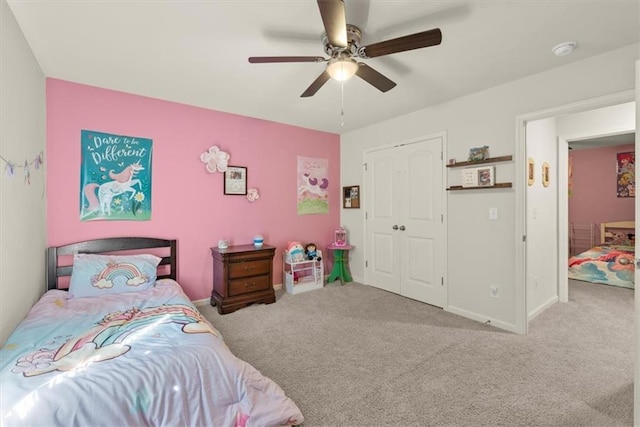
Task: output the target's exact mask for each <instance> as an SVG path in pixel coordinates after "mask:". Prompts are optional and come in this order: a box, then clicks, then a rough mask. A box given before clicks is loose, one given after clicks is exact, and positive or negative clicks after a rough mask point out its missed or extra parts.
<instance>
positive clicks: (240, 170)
mask: <svg viewBox="0 0 640 427" xmlns="http://www.w3.org/2000/svg"><path fill="white" fill-rule="evenodd" d="M224 194H231V195H239V196H246V195H247V168H246V167H244V166H227V170H226V172H225V173H224Z"/></svg>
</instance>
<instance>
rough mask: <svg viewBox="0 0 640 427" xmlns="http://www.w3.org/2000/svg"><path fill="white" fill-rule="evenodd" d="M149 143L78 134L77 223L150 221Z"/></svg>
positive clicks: (85, 132) (101, 134) (99, 134)
mask: <svg viewBox="0 0 640 427" xmlns="http://www.w3.org/2000/svg"><path fill="white" fill-rule="evenodd" d="M151 148H152V141H151V140H150V139H144V138H137V137H135V138H134V137H127V136H118V135H110V134H104V133H100V132H92V131H84V130H83V131H82V171H81V192H80V219H81V220H82V221H92V220H134V221H145V220H149V219H151Z"/></svg>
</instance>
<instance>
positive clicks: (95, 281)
mask: <svg viewBox="0 0 640 427" xmlns="http://www.w3.org/2000/svg"><path fill="white" fill-rule="evenodd" d="M160 261H161V258H159V257H157V256H155V255H149V254H142V255H129V256H123V255H93V254H75V255H74V256H73V270H72V271H71V281H70V283H69V296H68V298H82V297H96V296H100V295H106V294H119V293H124V292H138V291H143V290H146V289H149V288H151V287H153V286H154V285H155V283H156V274H157V268H158V264H160Z"/></svg>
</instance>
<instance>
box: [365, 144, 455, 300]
mask: <svg viewBox="0 0 640 427" xmlns="http://www.w3.org/2000/svg"><path fill="white" fill-rule="evenodd" d="M441 151H442V138H440V137H438V138H432V139H428V140H424V141H420V142H416V143H412V144H404V145H401V146H397V147H392V148H387V149H383V150H379V151H374V152H371V153H368V155H367V156H366V159H367V160H366V162H367V179H366V184H367V186H366V189H367V190H368V191H367V193H366V209H367V235H366V238H367V262H368V267H367V282H368V283H367V284H370V285H373V286H376V287H379V288H381V289H385V290H387V291H391V292H395V293H398V294H400V295H403V296H406V297H409V298H412V299H416V300H419V301H423V302H426V303H429V304H433V305H436V306H439V307H443V306H444V305H445V304H446V289H445V286H444V283H443V279H442V278H443V277H444V266H445V254H444V252H445V251H444V225H443V223H442V218H441V214H442V159H441V155H440V153H441Z"/></svg>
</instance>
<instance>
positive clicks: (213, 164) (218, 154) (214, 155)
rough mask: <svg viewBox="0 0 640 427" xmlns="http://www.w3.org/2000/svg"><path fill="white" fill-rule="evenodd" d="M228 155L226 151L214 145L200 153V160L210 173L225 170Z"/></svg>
mask: <svg viewBox="0 0 640 427" xmlns="http://www.w3.org/2000/svg"><path fill="white" fill-rule="evenodd" d="M230 157H231V156H229V154H228V153H226V152H224V151H222V150H220V149H219V148H218V147H217V146H216V145H213V146H212V147H211V148H209V150H208V151H205V152H204V153H202V154H200V160H201V161H202V163H204V164H205V166H206V168H207V171H209V172H210V173H216V172H226V170H227V165H228V164H229V158H230Z"/></svg>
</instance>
